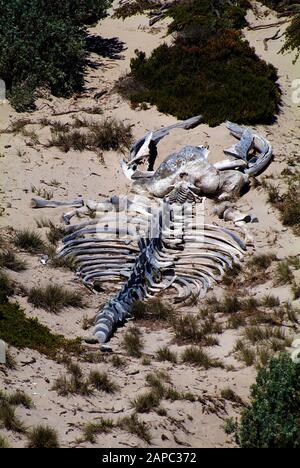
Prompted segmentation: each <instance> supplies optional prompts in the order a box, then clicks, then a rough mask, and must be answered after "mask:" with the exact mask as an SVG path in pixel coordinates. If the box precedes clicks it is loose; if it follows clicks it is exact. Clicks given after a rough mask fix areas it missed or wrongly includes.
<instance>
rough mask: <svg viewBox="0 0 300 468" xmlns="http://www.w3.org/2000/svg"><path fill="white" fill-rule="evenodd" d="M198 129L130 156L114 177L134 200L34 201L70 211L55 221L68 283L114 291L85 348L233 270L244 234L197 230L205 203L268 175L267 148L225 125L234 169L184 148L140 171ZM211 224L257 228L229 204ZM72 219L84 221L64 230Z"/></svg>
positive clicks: (201, 292)
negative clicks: (123, 180) (142, 311)
mask: <svg viewBox="0 0 300 468" xmlns="http://www.w3.org/2000/svg"><path fill="white" fill-rule="evenodd" d="M200 122H201V117H200V116H197V117H195V118H192V119H189V120H187V121H185V122H181V123H179V124H175V125H172V126H170V127H166V128H162V129H159V130H157V131H152V132H149V133H147V134H146V135H145V136H144V137H142V138H141V139H139V140H138V141H137V142H136V143H135V144H134V145H133V146H132V148H131V151H130V154H129V158H128V161H127V162H126V161H122V168H123V170H124V173H125V175H126V176H127V177H129V178H130V180H131V181H132V182H133V186H134V187H137V188H139V189H140V191H138V193H139V195H134V196H133V198H130V197H129V198H128V197H126V196H114V197H112V198H110V199H108V200H102V201H99V202H97V201H93V200H87V201H86V202H85V203H84V202H83V201H82V200H74V201H71V202H56V201H46V200H44V201H43V200H42V201H41V200H39V199H34V200H33V202H32V206H34V207H59V206H63V205H65V206H71V207H72V208H73V209H72V210H71V211H69V212H67V213H65V214H64V215H63V217H62V219H63V221H64V223H65V237H64V238H63V239H62V242H61V245H60V246H59V247H58V249H57V256H58V257H72V258H73V260H74V265H75V269H76V275H77V276H78V278H80V279H81V280H82V282H83V284H84V285H86V286H87V287H88V288H89V289H90V290H92V291H94V292H97V291H99V290H100V291H106V290H107V289H108V288H109V287H110V285H111V284H112V283H113V284H115V285H116V286H117V287H118V292H117V294H116V295H115V296H114V297H112V298H110V299H109V300H108V301H107V303H106V304H105V305H104V307H102V308H101V309H100V310H99V311H98V312H97V315H96V320H95V328H94V336H93V337H92V338H89V339H87V341H88V342H99V343H100V344H101V345H103V344H104V343H105V342H106V341H107V340H108V339H109V338H110V337H111V335H112V334H113V332H114V331H115V329H116V328H117V326H118V325H119V324H121V323H124V322H125V321H126V320H129V319H131V318H132V316H131V313H132V308H133V305H134V303H135V302H136V301H139V300H141V301H145V300H148V299H150V298H153V297H155V296H157V295H158V294H160V293H162V292H164V295H165V292H166V291H168V299H169V300H170V301H173V303H174V304H182V305H188V304H190V303H191V300H192V301H193V302H194V301H195V300H197V299H201V298H202V297H204V296H205V294H206V293H207V291H208V290H209V289H210V288H212V287H213V286H214V284H216V283H218V282H221V281H222V277H223V275H224V273H225V271H226V270H227V269H228V268H233V266H234V265H238V266H241V264H242V262H243V259H244V256H245V253H246V251H247V245H246V241H247V239H248V234H247V232H245V238H244V239H242V238H241V237H240V236H239V235H238V234H237V233H236V232H235V231H233V230H230V229H227V228H226V227H224V226H222V225H220V222H218V224H207V223H205V222H204V214H205V213H204V204H205V199H206V196H209V197H210V198H215V199H217V200H218V201H222V200H225V199H226V200H231V199H232V198H233V197H234V198H235V199H236V198H237V196H238V195H239V194H240V190H241V189H242V188H243V186H244V184H246V183H247V182H248V180H249V176H253V175H257V174H259V173H260V172H262V171H263V170H264V169H265V168H266V167H267V165H268V164H269V163H270V161H271V160H272V148H271V146H270V144H269V142H268V141H267V140H266V139H265V138H263V137H262V136H260V135H257V134H256V133H254V132H252V131H251V130H250V129H248V128H243V127H239V126H237V125H235V124H232V123H230V122H227V124H226V125H227V128H228V129H229V131H230V133H231V134H232V136H233V137H235V138H236V139H237V140H238V142H237V143H236V144H235V145H233V146H231V147H230V148H228V149H226V150H225V151H224V152H225V154H226V155H227V156H229V157H230V158H232V159H226V160H224V161H221V162H218V163H216V164H214V165H212V164H210V163H209V162H208V154H209V151H208V150H207V148H205V147H203V146H199V147H191V146H189V147H185V148H183V149H182V150H181V151H179V152H178V153H174V154H173V155H171V156H169V157H168V158H167V159H166V160H165V161H164V162H163V163H162V164H161V166H160V167H159V168H158V169H157V171H153V170H151V171H146V172H141V171H139V170H138V166H139V165H140V164H142V163H144V162H145V161H147V159H148V158H151V157H153V154H155V152H156V151H157V145H158V143H159V142H160V141H161V140H162V139H163V138H164V137H165V136H166V135H168V134H169V133H170V131H172V130H173V129H174V128H184V129H190V128H193V127H195V126H197V125H199V124H200ZM151 152H152V155H151ZM135 191H136V190H135ZM215 214H217V215H218V216H219V218H223V219H224V220H230V221H232V222H236V224H237V225H240V224H244V223H245V222H253V221H257V218H256V217H255V215H253V214H247V213H246V214H245V213H241V212H240V211H239V210H238V209H236V207H235V206H233V205H232V204H231V203H229V201H227V202H223V203H222V204H219V205H218V207H217V208H216V210H215ZM74 217H77V218H85V219H84V220H83V221H81V222H77V223H76V224H71V222H72V219H73V218H74ZM239 223H240V224H239Z"/></svg>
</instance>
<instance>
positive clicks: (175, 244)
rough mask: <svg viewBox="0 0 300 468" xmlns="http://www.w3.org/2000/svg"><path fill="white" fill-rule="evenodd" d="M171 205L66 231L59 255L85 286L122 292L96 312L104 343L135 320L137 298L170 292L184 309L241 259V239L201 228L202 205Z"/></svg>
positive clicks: (113, 214)
mask: <svg viewBox="0 0 300 468" xmlns="http://www.w3.org/2000/svg"><path fill="white" fill-rule="evenodd" d="M174 202H176V199H175V200H173V199H172V204H170V203H169V202H166V201H165V202H160V204H159V206H157V205H156V206H155V208H154V209H150V208H149V207H147V206H145V205H144V204H139V203H140V202H138V203H136V202H132V201H128V203H126V204H125V205H124V204H123V206H122V209H120V207H119V208H118V210H114V209H113V206H112V207H111V210H110V211H109V212H108V213H107V212H106V213H102V214H99V213H94V214H96V219H90V220H88V221H86V222H84V223H81V224H79V225H77V226H69V227H68V228H67V231H68V235H67V236H66V237H65V238H64V239H63V243H64V245H63V246H62V247H61V248H60V249H59V251H58V255H59V256H73V257H74V260H75V263H76V268H77V275H78V276H79V277H81V278H82V281H83V283H84V284H85V285H86V286H88V287H89V288H93V289H95V288H97V287H98V288H99V286H100V287H102V288H103V286H104V285H105V284H107V283H108V282H118V283H119V284H120V287H121V289H120V292H119V293H118V294H117V295H116V296H115V297H114V298H112V299H110V300H109V301H108V302H107V303H106V305H105V306H104V308H103V309H101V310H99V312H98V314H97V317H96V324H95V330H94V334H95V336H96V338H97V339H98V341H99V342H100V343H105V342H106V341H107V340H108V338H109V337H110V335H111V334H112V333H113V331H114V329H115V328H116V327H117V325H118V324H120V323H122V322H124V321H125V320H126V319H128V318H129V317H130V314H131V309H132V305H133V303H134V302H135V301H137V300H147V299H149V298H151V297H153V296H155V295H156V294H159V293H160V292H161V291H163V290H166V289H170V288H173V289H175V291H176V294H175V300H174V302H175V303H182V304H186V303H187V302H189V301H190V300H191V298H193V299H197V298H201V297H203V296H204V295H205V294H206V292H207V291H208V290H209V289H210V288H211V287H212V286H213V284H214V283H215V282H219V281H220V280H221V278H222V276H223V274H224V272H225V269H226V268H230V267H232V265H233V264H238V263H239V262H240V261H241V260H242V258H243V254H244V251H245V250H246V246H245V244H244V242H243V241H242V240H241V239H240V238H239V237H238V236H237V235H236V234H235V233H233V232H231V231H229V230H228V229H225V228H222V227H220V226H216V225H208V224H204V222H203V208H202V204H201V203H194V202H192V201H191V200H190V202H185V203H183V204H179V203H174ZM128 207H130V211H129V212H128V211H127V208H128ZM141 213H142V214H141ZM124 281H125V284H124ZM122 283H123V284H124V285H123V286H121V284H122Z"/></svg>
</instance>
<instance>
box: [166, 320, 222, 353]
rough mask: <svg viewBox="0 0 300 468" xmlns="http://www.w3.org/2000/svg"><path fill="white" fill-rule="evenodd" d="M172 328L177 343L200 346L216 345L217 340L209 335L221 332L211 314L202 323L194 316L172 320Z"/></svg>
mask: <svg viewBox="0 0 300 468" xmlns="http://www.w3.org/2000/svg"><path fill="white" fill-rule="evenodd" d="M173 328H174V332H175V336H176V339H177V341H179V342H186V343H195V344H201V345H202V346H215V345H217V344H218V340H217V339H216V338H214V337H212V336H211V334H215V333H220V332H221V331H222V330H221V327H220V325H219V324H218V323H217V322H216V320H215V316H214V315H213V314H209V315H208V316H207V317H206V318H205V319H204V320H202V321H200V320H199V319H198V318H197V317H195V316H192V315H185V316H184V317H180V318H179V319H177V320H174V322H173Z"/></svg>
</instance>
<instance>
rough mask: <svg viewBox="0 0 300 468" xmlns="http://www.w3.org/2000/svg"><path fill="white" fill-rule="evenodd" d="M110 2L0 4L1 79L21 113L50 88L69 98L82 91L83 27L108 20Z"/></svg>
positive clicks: (30, 0)
mask: <svg viewBox="0 0 300 468" xmlns="http://www.w3.org/2000/svg"><path fill="white" fill-rule="evenodd" d="M110 3H111V2H110V0H63V1H61V0H10V1H9V2H7V1H6V0H0V11H1V15H0V50H1V55H0V77H1V78H2V79H3V80H4V81H5V82H6V86H7V89H8V92H9V96H10V98H11V103H12V104H13V105H14V107H15V108H16V109H17V110H18V111H21V112H22V111H25V110H31V109H33V108H34V99H35V90H36V88H37V87H38V86H44V85H47V86H48V87H50V89H51V91H52V92H53V93H54V94H55V95H57V96H68V95H69V94H71V93H73V92H74V91H77V90H80V89H81V88H82V85H83V71H84V67H85V57H86V28H85V24H87V23H92V22H94V21H97V20H98V19H100V18H102V17H103V16H104V15H105V12H106V8H107V7H108V6H109V5H110Z"/></svg>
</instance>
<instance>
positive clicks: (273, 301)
mask: <svg viewBox="0 0 300 468" xmlns="http://www.w3.org/2000/svg"><path fill="white" fill-rule="evenodd" d="M262 305H264V306H265V307H269V308H270V309H273V308H274V307H279V306H280V300H279V298H278V297H275V296H272V294H269V295H268V296H264V297H263V299H262Z"/></svg>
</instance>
